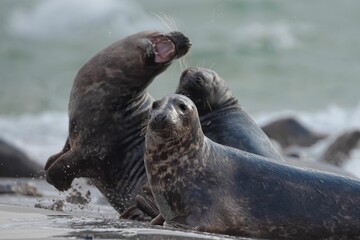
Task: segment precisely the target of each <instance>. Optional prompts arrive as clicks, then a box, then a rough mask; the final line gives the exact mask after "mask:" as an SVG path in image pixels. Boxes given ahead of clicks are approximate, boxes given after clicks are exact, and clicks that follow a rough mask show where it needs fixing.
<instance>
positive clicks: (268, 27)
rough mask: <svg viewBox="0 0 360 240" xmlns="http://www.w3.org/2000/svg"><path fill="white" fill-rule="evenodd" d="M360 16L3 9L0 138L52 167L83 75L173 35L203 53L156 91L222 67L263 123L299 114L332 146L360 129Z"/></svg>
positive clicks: (45, 3)
mask: <svg viewBox="0 0 360 240" xmlns="http://www.w3.org/2000/svg"><path fill="white" fill-rule="evenodd" d="M359 11H360V1H356V0H343V1H338V0H317V1H287V0H264V1H260V0H198V1H193V0H182V1H166V0H151V1H148V0H136V1H135V0H123V1H117V0H75V1H73V0H28V1H25V0H1V1H0V138H2V139H4V140H6V141H8V142H10V143H12V144H14V145H15V146H17V147H19V148H20V149H22V150H24V151H25V152H26V153H27V154H28V155H29V156H30V157H32V158H33V159H34V160H36V161H38V162H40V163H45V162H46V160H47V158H48V157H49V156H50V155H52V154H54V153H57V152H59V151H60V150H61V148H62V146H63V144H64V142H65V139H66V136H67V127H68V122H67V121H68V119H67V112H66V111H67V104H68V100H69V94H70V90H71V87H72V83H73V79H74V77H75V75H76V73H77V71H78V70H79V68H80V67H81V66H82V65H83V64H84V63H85V62H86V61H87V60H88V59H89V58H90V57H92V56H93V55H94V54H95V53H96V52H98V51H99V50H101V49H103V48H105V47H106V46H108V45H109V44H111V43H113V42H115V41H117V40H118V39H121V38H123V37H125V36H127V35H129V34H132V33H135V32H139V31H143V30H148V29H156V30H162V31H165V32H168V31H169V28H170V29H172V30H175V29H178V30H180V31H182V32H184V33H185V34H186V35H187V36H188V37H189V38H190V39H191V41H192V44H193V45H192V48H191V50H190V53H189V54H188V56H187V57H186V59H185V61H181V62H180V61H178V62H174V63H173V65H172V66H171V67H170V68H169V69H168V70H167V71H166V72H164V73H163V74H161V75H160V76H159V77H158V78H157V79H156V80H155V81H154V82H153V83H152V84H151V86H150V88H149V92H150V93H151V94H152V95H153V96H154V97H155V98H161V97H162V96H164V95H166V94H169V93H173V92H174V91H175V88H176V86H177V84H178V80H179V77H180V74H181V72H182V70H183V69H184V68H185V67H186V66H188V67H190V66H200V67H207V68H212V69H214V70H215V71H216V72H217V73H218V74H219V75H220V76H222V77H223V78H224V79H225V80H227V81H228V83H229V85H230V87H231V89H232V91H233V94H234V95H235V96H236V97H237V98H238V99H239V101H240V103H241V104H242V106H243V107H244V109H245V110H246V111H247V112H248V113H249V114H250V115H251V116H252V117H253V118H254V119H255V120H256V121H257V122H258V123H259V124H260V125H262V124H265V123H268V122H270V121H272V120H274V119H278V118H281V117H284V116H293V117H295V118H296V119H298V120H299V121H300V122H301V123H303V124H304V125H305V126H306V127H308V128H310V129H311V130H313V131H315V132H318V133H326V134H330V138H329V139H328V140H327V141H328V142H330V141H331V140H333V139H334V138H335V137H336V136H337V135H339V134H341V133H342V132H344V131H348V130H351V129H359V128H360V100H359V91H360V78H359V77H360V28H359V26H360V14H359ZM325 146H326V144H325V143H319V144H315V146H313V147H312V148H311V149H310V151H309V152H308V154H309V157H310V158H311V157H313V158H316V157H317V156H318V155H319V154H321V152H322V151H323V150H324V147H325ZM351 154H352V155H351V158H352V160H351V161H350V162H348V163H347V165H346V166H345V168H346V169H347V170H349V171H351V172H353V173H355V174H357V175H358V176H360V150H359V148H358V149H356V150H354V151H352V153H351Z"/></svg>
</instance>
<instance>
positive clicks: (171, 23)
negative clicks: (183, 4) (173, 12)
mask: <svg viewBox="0 0 360 240" xmlns="http://www.w3.org/2000/svg"><path fill="white" fill-rule="evenodd" d="M161 14H162V15H163V17H164V18H165V19H166V20H167V21H168V23H169V26H171V27H172V30H173V31H178V30H179V27H178V25H177V23H176V21H175V19H174V18H173V17H170V16H169V15H166V14H165V13H163V12H161Z"/></svg>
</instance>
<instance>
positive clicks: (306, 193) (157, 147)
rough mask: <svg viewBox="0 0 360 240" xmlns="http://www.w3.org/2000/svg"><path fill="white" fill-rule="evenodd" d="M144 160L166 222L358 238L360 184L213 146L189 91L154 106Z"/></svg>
mask: <svg viewBox="0 0 360 240" xmlns="http://www.w3.org/2000/svg"><path fill="white" fill-rule="evenodd" d="M144 161H145V167H146V172H147V175H148V179H149V183H150V187H151V190H152V192H153V194H154V197H155V200H156V203H157V205H158V207H159V209H160V213H161V215H162V216H163V217H164V219H165V220H166V222H167V223H168V224H169V225H173V226H180V227H186V228H190V229H195V230H199V231H206V232H213V233H222V234H230V235H237V236H245V237H257V238H275V239H323V238H330V237H332V238H336V239H340V238H344V239H345V238H347V239H354V238H355V237H359V236H360V230H359V226H360V182H359V181H356V180H353V179H351V178H345V177H340V176H335V175H332V174H327V173H322V172H318V171H310V170H304V169H301V168H297V167H292V166H290V165H287V164H284V163H279V162H277V161H272V160H270V159H269V158H265V157H262V156H259V155H255V154H252V153H248V152H244V151H241V150H239V149H235V148H232V147H228V146H224V145H220V144H218V143H215V142H213V141H212V140H211V139H209V138H207V137H206V136H205V135H204V133H203V131H202V129H201V124H200V120H199V117H198V112H197V109H196V106H195V104H194V103H193V102H192V101H191V100H190V99H189V98H187V97H186V96H183V95H169V96H166V97H164V98H162V99H161V100H159V101H155V102H154V103H153V105H152V110H151V117H150V120H149V123H148V128H147V131H146V135H145V155H144Z"/></svg>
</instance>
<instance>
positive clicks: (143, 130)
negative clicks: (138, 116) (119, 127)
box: [140, 118, 150, 136]
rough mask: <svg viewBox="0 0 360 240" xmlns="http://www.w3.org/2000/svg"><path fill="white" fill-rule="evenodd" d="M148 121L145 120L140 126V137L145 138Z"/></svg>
mask: <svg viewBox="0 0 360 240" xmlns="http://www.w3.org/2000/svg"><path fill="white" fill-rule="evenodd" d="M149 121H150V119H149V118H148V119H145V120H144V122H143V123H142V124H141V130H140V136H145V135H146V132H147V129H148V124H149Z"/></svg>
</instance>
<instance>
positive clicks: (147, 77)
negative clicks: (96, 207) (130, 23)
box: [45, 31, 191, 213]
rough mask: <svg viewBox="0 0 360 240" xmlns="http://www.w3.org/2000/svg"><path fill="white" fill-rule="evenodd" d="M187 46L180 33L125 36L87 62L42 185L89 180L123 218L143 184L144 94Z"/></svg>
mask: <svg viewBox="0 0 360 240" xmlns="http://www.w3.org/2000/svg"><path fill="white" fill-rule="evenodd" d="M190 46H191V44H190V41H189V39H188V38H187V37H186V36H184V35H183V34H182V33H180V32H171V33H169V34H163V33H160V32H157V31H147V32H140V33H136V34H133V35H130V36H128V37H126V38H124V39H122V40H120V41H118V42H115V43H114V44H112V45H110V46H108V47H107V48H105V49H104V50H102V51H100V52H99V53H97V54H96V55H95V56H94V57H92V58H91V59H90V60H88V61H87V62H86V63H85V65H84V66H83V67H82V68H81V69H80V70H79V72H78V74H77V76H76V78H75V80H74V84H73V88H72V91H71V95H70V103H69V109H68V113H69V136H68V139H67V140H66V143H65V145H64V148H63V150H62V151H61V152H60V153H58V154H55V155H53V156H51V157H50V158H49V159H48V161H47V163H46V166H45V170H46V174H47V178H46V180H47V181H48V182H49V183H50V184H52V185H54V186H55V187H56V188H57V189H58V190H67V189H68V188H69V187H70V186H71V183H72V181H73V179H74V178H79V177H88V178H91V180H92V182H93V183H94V184H95V185H96V186H97V188H98V189H99V190H100V191H101V192H102V193H103V195H104V196H105V197H106V198H107V199H108V200H109V202H110V203H111V204H112V206H113V207H114V208H115V209H116V210H117V211H118V212H120V213H121V212H122V211H124V210H125V209H126V208H127V207H129V206H130V204H131V203H133V201H132V198H133V197H134V195H136V194H137V192H138V191H139V188H140V187H141V186H142V185H143V184H144V183H145V182H146V172H145V167H144V162H143V154H144V136H143V135H142V134H141V131H142V127H143V125H144V121H145V120H146V119H147V117H148V111H149V109H150V108H151V104H152V102H153V98H152V97H151V96H150V95H149V94H148V93H147V91H146V88H147V87H148V85H149V84H150V83H151V82H152V81H153V80H154V78H155V77H156V76H157V75H159V74H160V73H161V72H163V71H164V70H166V69H167V67H169V66H170V64H171V62H172V60H174V59H176V58H179V57H181V56H183V55H185V54H186V53H187V52H188V50H189V48H190Z"/></svg>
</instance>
